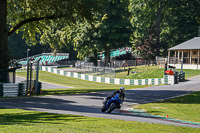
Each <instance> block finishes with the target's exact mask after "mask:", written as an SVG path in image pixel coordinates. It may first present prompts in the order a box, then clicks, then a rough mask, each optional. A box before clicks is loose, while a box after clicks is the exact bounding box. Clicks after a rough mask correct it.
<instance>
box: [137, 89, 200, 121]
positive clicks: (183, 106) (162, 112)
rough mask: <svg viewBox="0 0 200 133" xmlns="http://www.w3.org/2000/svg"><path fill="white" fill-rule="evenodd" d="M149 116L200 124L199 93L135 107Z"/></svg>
mask: <svg viewBox="0 0 200 133" xmlns="http://www.w3.org/2000/svg"><path fill="white" fill-rule="evenodd" d="M135 108H137V109H143V110H145V111H146V112H147V113H149V114H154V115H159V116H164V117H165V116H166V115H168V116H169V118H175V119H179V120H186V121H192V122H198V123H200V92H195V93H191V94H189V95H186V96H181V97H178V98H173V99H169V100H165V101H163V102H156V103H148V104H143V105H139V106H137V107H135Z"/></svg>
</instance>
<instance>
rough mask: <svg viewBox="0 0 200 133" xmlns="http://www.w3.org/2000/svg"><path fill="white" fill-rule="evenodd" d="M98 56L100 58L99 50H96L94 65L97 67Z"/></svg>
mask: <svg viewBox="0 0 200 133" xmlns="http://www.w3.org/2000/svg"><path fill="white" fill-rule="evenodd" d="M97 56H98V54H97V50H96V49H95V50H94V59H95V60H94V65H95V66H97V58H98V57H97Z"/></svg>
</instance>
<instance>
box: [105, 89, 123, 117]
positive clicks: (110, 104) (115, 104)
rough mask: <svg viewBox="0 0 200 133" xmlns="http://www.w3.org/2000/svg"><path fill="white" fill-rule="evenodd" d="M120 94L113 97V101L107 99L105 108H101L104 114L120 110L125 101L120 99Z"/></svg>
mask: <svg viewBox="0 0 200 133" xmlns="http://www.w3.org/2000/svg"><path fill="white" fill-rule="evenodd" d="M119 95H120V94H119V93H117V94H116V95H115V96H113V97H112V98H111V99H109V100H107V99H106V98H105V99H104V101H103V106H102V108H101V111H102V112H107V113H111V112H112V111H113V110H114V109H116V108H120V106H121V104H122V103H123V100H122V99H120V97H119Z"/></svg>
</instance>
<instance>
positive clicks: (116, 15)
mask: <svg viewBox="0 0 200 133" xmlns="http://www.w3.org/2000/svg"><path fill="white" fill-rule="evenodd" d="M128 6H129V1H128V0H110V1H109V3H108V6H107V7H106V11H105V13H104V14H103V16H102V19H101V21H100V22H101V23H100V24H99V25H98V35H99V41H98V43H99V44H98V45H101V46H102V47H103V49H104V51H105V60H106V63H108V62H110V49H115V48H120V47H124V46H128V45H130V41H129V40H130V35H131V33H132V27H131V24H130V13H129V11H128Z"/></svg>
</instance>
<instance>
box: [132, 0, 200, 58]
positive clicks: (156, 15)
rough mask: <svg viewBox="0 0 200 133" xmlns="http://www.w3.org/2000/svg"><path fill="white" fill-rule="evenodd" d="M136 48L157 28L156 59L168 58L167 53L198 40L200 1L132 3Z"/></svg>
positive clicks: (153, 46) (136, 1)
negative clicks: (157, 56) (196, 38)
mask: <svg viewBox="0 0 200 133" xmlns="http://www.w3.org/2000/svg"><path fill="white" fill-rule="evenodd" d="M130 2H131V5H130V11H131V13H132V21H131V22H132V25H133V28H134V29H135V32H133V41H132V43H133V45H134V47H135V45H136V42H138V41H139V40H141V38H143V39H145V36H147V33H148V29H149V28H151V26H152V25H155V30H154V32H155V33H154V34H155V36H154V39H155V41H156V43H155V45H152V48H155V50H156V52H155V53H154V54H155V56H156V55H163V56H166V55H167V49H168V48H169V47H172V46H174V45H177V44H179V43H181V42H184V41H186V40H189V39H191V38H193V37H195V36H197V31H198V27H199V25H200V23H199V18H200V14H199V13H198V12H199V11H200V9H199V8H198V7H199V6H200V1H199V0H193V1H190V0H179V1H174V0H156V1H155V0H130Z"/></svg>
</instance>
